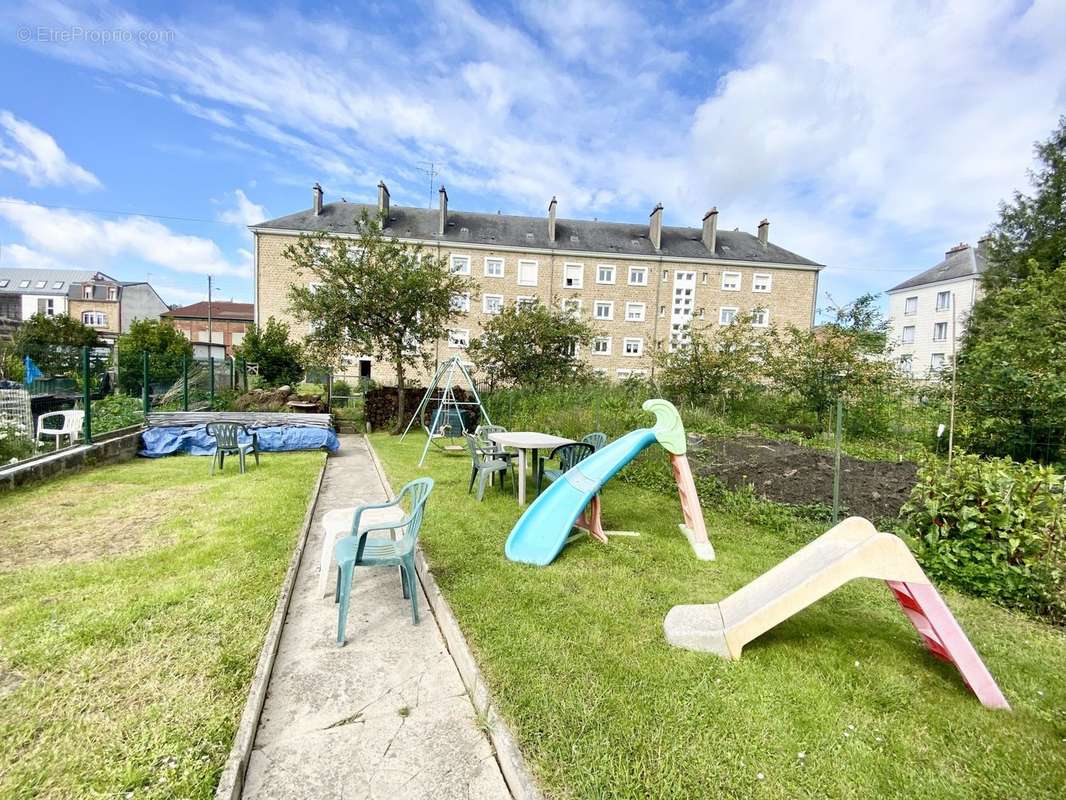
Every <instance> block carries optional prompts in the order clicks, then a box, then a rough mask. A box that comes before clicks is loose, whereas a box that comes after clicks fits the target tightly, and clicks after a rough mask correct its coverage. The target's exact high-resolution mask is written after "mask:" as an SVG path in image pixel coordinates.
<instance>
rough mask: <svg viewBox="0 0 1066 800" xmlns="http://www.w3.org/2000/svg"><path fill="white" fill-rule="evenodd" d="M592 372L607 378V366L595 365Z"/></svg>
mask: <svg viewBox="0 0 1066 800" xmlns="http://www.w3.org/2000/svg"><path fill="white" fill-rule="evenodd" d="M592 374H593V375H599V376H600V377H601V378H606V377H607V367H593V368H592Z"/></svg>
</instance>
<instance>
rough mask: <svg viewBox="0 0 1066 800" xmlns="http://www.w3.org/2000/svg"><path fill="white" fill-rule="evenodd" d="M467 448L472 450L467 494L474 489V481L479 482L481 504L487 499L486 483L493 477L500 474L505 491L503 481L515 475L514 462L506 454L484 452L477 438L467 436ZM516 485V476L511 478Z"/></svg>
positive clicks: (478, 490)
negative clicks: (508, 476) (510, 474)
mask: <svg viewBox="0 0 1066 800" xmlns="http://www.w3.org/2000/svg"><path fill="white" fill-rule="evenodd" d="M466 446H467V447H468V448H469V450H470V485H469V486H468V487H467V489H466V493H467V494H470V492H472V491H473V489H474V481H475V480H476V481H477V499H478V502H481V501H482V500H484V499H485V483H486V482H487V481H488V480H489V478H490V477H491V476H492V475H496V474H499V476H500V489H501V490H504V487H503V479H504V477H506V476H507V474H508V473H513V471H514V469H513V467H514V462H513V461H512V460H511V459H510V458H509V457H507V456H505V454H503V453H501V452H499V451H497V450H484V449H483V448H482V447H481V444H480V443H479V442H478V440H477V437H476V436H472V435H471V434H469V433H468V434H466ZM511 483H512V484H513V483H514V476H513V475H512V476H511ZM504 491H505V490H504Z"/></svg>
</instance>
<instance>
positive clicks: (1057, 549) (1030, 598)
mask: <svg viewBox="0 0 1066 800" xmlns="http://www.w3.org/2000/svg"><path fill="white" fill-rule="evenodd" d="M1062 488H1063V476H1062V475H1059V474H1056V473H1055V472H1054V471H1053V470H1052V469H1051V468H1049V467H1045V466H1041V465H1039V464H1035V463H1033V462H1026V463H1024V464H1023V463H1018V462H1015V461H1012V460H1011V459H1009V458H991V459H983V458H980V457H978V456H976V455H958V456H956V457H955V459H954V460H953V463H952V467H951V469H950V470H949V469H948V467H947V464H946V463H945V462H944V461H942V460H941V461H938V460H936V459H928V460H927V461H926V462H925V463H924V464H923V465H922V466H921V468H920V469H919V471H918V483H917V484H916V485H915V487H914V490H913V492H912V493H911V497H910V500H909V501H908V502H907V503H906V504H905V505H904V506H903V508H902V510H901V511H900V520H901V526H902V531H901V532H902V533H904V534H905V535H909V536H911V537H913V540H914V542H915V552H916V555H917V557H918V560H919V561H920V562H921V563H922V566H923V567H924V568H925V570H926V572H927V573H928V574H929V576H930V577H931V578H933V579H934V580H936V581H943V582H946V583H950V584H953V585H954V586H956V587H958V588H960V589H962V590H964V591H967V592H970V593H972V594H975V595H979V596H982V597H988V598H991V599H993V600H995V601H996V602H998V603H1000V604H1002V605H1006V606H1012V607H1015V608H1022V609H1026V610H1028V611H1032V612H1036V613H1038V614H1043V615H1047V616H1050V617H1052V618H1053V619H1055V620H1059V621H1061V620H1066V534H1064V526H1066V512H1064V509H1063V494H1062Z"/></svg>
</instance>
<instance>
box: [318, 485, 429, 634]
mask: <svg viewBox="0 0 1066 800" xmlns="http://www.w3.org/2000/svg"><path fill="white" fill-rule="evenodd" d="M432 491H433V479H432V478H416V479H415V480H413V481H411V482H410V483H409V484H407V485H406V486H404V487H403V488H402V489H401V490H400V493H399V494H398V495H397V496H396V499H394V500H390V501H389V502H387V503H375V504H373V505H367V506H359V508H357V509H356V510H355V516H354V518H353V519H352V532H351V535H350V536H345V537H344V538H343V539H341V540H340V541H339V542H337V544H336V546H335V547H334V550H333V552H334V555H335V556H336V558H337V589H336V592H335V593H334V601H335V602H337V603H339V604H340V605H339V608H338V610H337V646H338V647H343V646H344V642H345V638H344V629H345V626H346V625H347V624H348V603H349V601H350V599H351V596H352V581H353V579H354V578H355V568H356V567H357V566H365V567H399V568H400V585H401V587H402V588H403V596H404V597H405V598H410V599H411V620H412V622H413V623H414V624H415V625H417V624H418V583H417V580H418V579H417V577H416V576H415V545H416V544H417V542H418V531H419V530H420V529H421V527H422V515H423V512H424V511H425V507H426V500H427V499H428V498H429V493H430V492H432ZM404 500H407V507H408V508H409V511H408V512H407V516H405V517H404V518H403V519H402V520H401V521H400V522H380V523H375V524H373V525H367V526H365V527H362V528H361V527H360V525H359V519H360V517H362V515H363V512H364V511H365V510H367V509H368V508H391V507H392V506H400V507H401V508H402V507H403V505H404ZM393 528H396V529H402V530H403V537H402V538H400V539H399V540H398V541H393V540H391V539H367V534H368V533H370V532H371V531H382V530H390V529H393Z"/></svg>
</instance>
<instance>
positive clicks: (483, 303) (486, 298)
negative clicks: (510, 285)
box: [481, 294, 504, 315]
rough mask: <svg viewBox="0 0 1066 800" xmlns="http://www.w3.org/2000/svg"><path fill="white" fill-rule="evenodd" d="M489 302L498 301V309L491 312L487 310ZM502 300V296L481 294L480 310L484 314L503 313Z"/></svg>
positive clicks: (489, 309)
mask: <svg viewBox="0 0 1066 800" xmlns="http://www.w3.org/2000/svg"><path fill="white" fill-rule="evenodd" d="M489 300H499V301H500V307H499V308H498V309H496V310H495V311H493V310H492V309H491V308H489ZM503 306H504V299H503V295H502V294H483V295H481V310H482V312H484V313H485V314H493V315H495V314H500V313H502V312H503Z"/></svg>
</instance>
